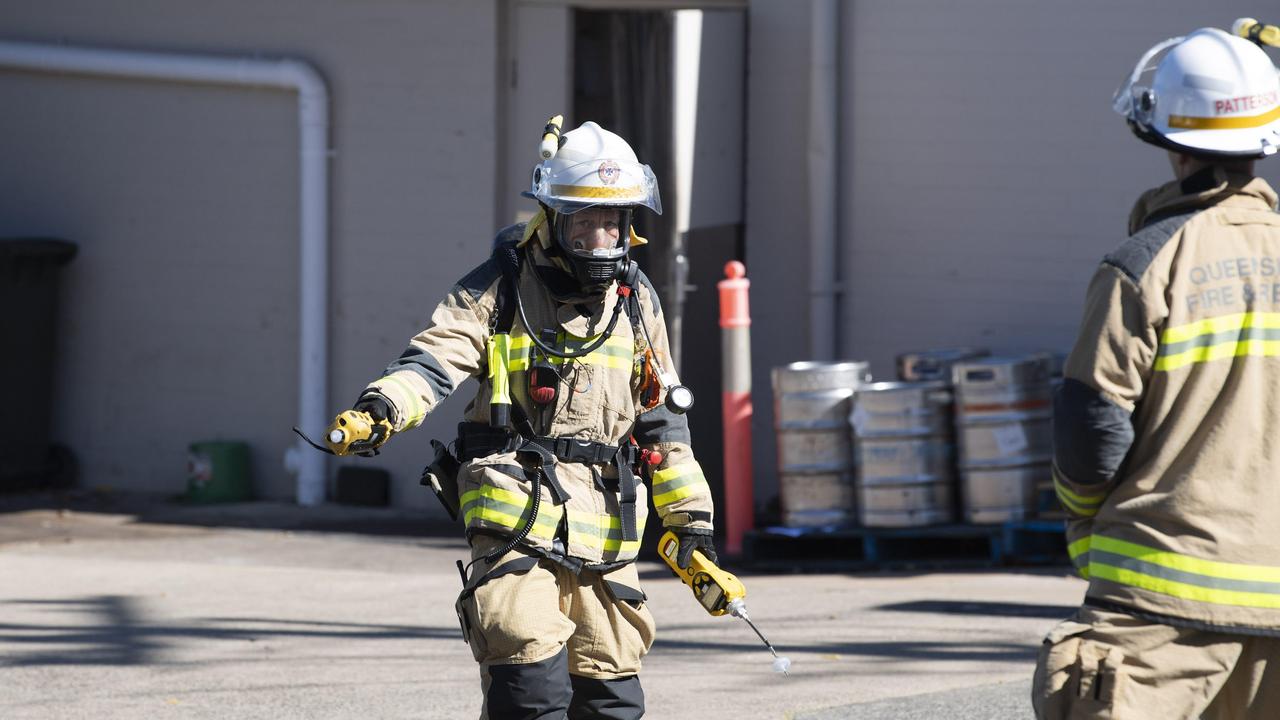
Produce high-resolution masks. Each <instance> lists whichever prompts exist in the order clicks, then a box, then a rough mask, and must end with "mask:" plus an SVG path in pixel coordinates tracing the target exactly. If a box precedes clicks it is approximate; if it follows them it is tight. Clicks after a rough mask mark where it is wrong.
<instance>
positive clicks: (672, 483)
mask: <svg viewBox="0 0 1280 720" xmlns="http://www.w3.org/2000/svg"><path fill="white" fill-rule="evenodd" d="M710 492H711V487H710V486H709V485H707V479H706V478H705V477H704V476H703V475H702V467H701V466H700V465H698V463H696V462H687V463H680V464H679V465H672V466H671V467H669V468H665V469H663V470H659V471H657V472H655V473H654V474H653V504H654V505H655V506H657V507H662V506H664V505H670V504H671V503H673V502H675V501H677V500H683V499H684V498H687V497H690V496H692V495H697V494H699V493H707V494H710Z"/></svg>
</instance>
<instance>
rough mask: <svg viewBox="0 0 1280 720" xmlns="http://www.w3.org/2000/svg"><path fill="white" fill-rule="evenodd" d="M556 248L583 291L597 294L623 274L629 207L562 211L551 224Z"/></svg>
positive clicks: (585, 208) (601, 206)
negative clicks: (596, 292)
mask: <svg viewBox="0 0 1280 720" xmlns="http://www.w3.org/2000/svg"><path fill="white" fill-rule="evenodd" d="M552 235H553V237H554V239H555V244H556V247H557V248H558V249H559V251H560V253H561V255H562V256H563V257H564V259H565V260H566V261H567V262H568V263H569V267H570V268H572V270H573V276H574V279H576V280H577V281H578V284H579V285H580V286H581V287H582V289H583V290H586V291H598V290H603V289H604V288H606V287H608V285H609V283H610V282H611V281H612V280H613V279H614V278H616V277H618V275H619V274H620V273H621V272H622V271H623V269H624V266H625V265H626V263H627V252H628V250H629V249H630V245H631V208H628V207H611V206H604V205H594V206H583V207H577V208H566V209H561V210H560V211H559V212H557V213H556V215H555V220H554V222H553V223H552Z"/></svg>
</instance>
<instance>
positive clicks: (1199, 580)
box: [1089, 535, 1280, 608]
mask: <svg viewBox="0 0 1280 720" xmlns="http://www.w3.org/2000/svg"><path fill="white" fill-rule="evenodd" d="M1089 575H1090V577H1092V578H1093V579H1102V580H1110V581H1111V582H1114V583H1118V584H1120V585H1129V586H1131V587H1136V588H1141V589H1143V590H1149V591H1151V592H1156V593H1160V594H1162V595H1169V596H1172V597H1176V598H1180V599H1183V600H1192V601H1196V602H1204V603H1214V604H1217V605H1235V606H1240V607H1254V608H1280V567H1273V566H1269V565H1244V564H1241V563H1226V562H1219V561H1216V560H1204V559H1201V558H1196V557H1191V556H1189V555H1181V554H1178V553H1173V552H1168V551H1166V550H1157V549H1155V548H1150V547H1146V546H1145V545H1138V544H1137V543H1131V542H1125V541H1123V540H1113V539H1111V538H1108V537H1105V536H1102V535H1094V536H1092V540H1091V542H1090V544H1089Z"/></svg>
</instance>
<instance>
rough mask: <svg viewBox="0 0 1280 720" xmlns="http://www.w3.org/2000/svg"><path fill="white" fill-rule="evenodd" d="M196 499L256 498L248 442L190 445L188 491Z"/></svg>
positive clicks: (234, 500)
mask: <svg viewBox="0 0 1280 720" xmlns="http://www.w3.org/2000/svg"><path fill="white" fill-rule="evenodd" d="M185 499H186V500H187V501H188V502H193V503H217V502H240V501H242V500H252V499H253V482H252V479H251V478H250V476H249V446H248V445H246V444H245V443H242V442H198V443H192V444H191V445H190V446H189V447H188V448H187V494H186V496H185Z"/></svg>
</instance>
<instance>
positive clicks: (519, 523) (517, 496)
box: [460, 485, 564, 542]
mask: <svg viewBox="0 0 1280 720" xmlns="http://www.w3.org/2000/svg"><path fill="white" fill-rule="evenodd" d="M460 502H461V505H462V518H463V522H464V523H465V524H466V526H467V527H471V525H472V523H475V522H480V523H483V524H484V525H486V526H488V527H498V528H500V529H502V530H505V531H508V532H511V533H516V532H519V531H520V530H521V529H522V528H524V524H525V522H526V521H527V520H528V519H529V514H528V513H529V506H530V505H532V503H533V498H532V497H530V496H528V495H524V494H522V493H516V492H512V491H510V490H503V489H502V488H496V487H492V486H490V485H483V486H481V487H480V488H478V489H476V490H469V491H467V492H465V493H463V494H462V497H461V498H460ZM563 514H564V508H562V507H560V506H558V505H554V504H552V503H549V502H542V503H539V506H538V518H537V519H536V520H535V521H534V523H533V529H532V530H530V531H529V534H530V535H533V536H534V537H537V538H540V539H542V540H546V541H548V542H550V541H551V539H552V538H553V537H555V534H556V527H557V526H558V525H559V524H560V518H561V516H562V515H563Z"/></svg>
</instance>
